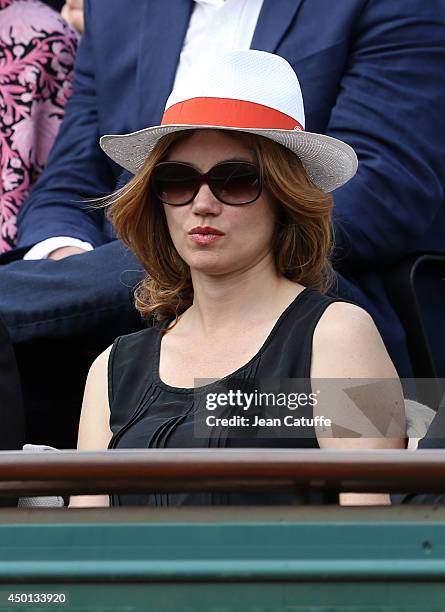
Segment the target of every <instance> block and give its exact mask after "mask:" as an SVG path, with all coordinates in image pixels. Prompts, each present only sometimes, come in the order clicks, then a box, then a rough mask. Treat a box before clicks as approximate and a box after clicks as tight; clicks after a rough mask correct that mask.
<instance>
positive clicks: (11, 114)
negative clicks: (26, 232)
mask: <svg viewBox="0 0 445 612" xmlns="http://www.w3.org/2000/svg"><path fill="white" fill-rule="evenodd" d="M77 43H78V35H77V33H76V32H75V31H74V30H72V29H71V28H70V27H69V26H68V25H67V24H66V23H65V21H64V20H63V19H62V17H61V16H60V15H59V14H58V13H57V12H56V11H54V10H53V9H51V8H50V7H48V6H46V5H45V4H43V3H42V2H40V1H39V0H0V253H4V252H6V251H9V250H11V249H12V248H14V246H15V241H16V233H17V214H18V211H19V208H20V206H21V205H22V204H23V202H24V201H25V199H26V197H27V195H28V194H29V192H30V190H31V187H32V186H33V184H34V183H35V181H36V179H37V178H38V176H39V175H40V173H41V172H42V170H43V167H44V165H45V163H46V160H47V158H48V154H49V152H50V149H51V147H52V144H53V142H54V139H55V137H56V135H57V132H58V130H59V126H60V123H61V121H62V118H63V115H64V107H65V103H66V101H67V99H68V97H69V96H70V94H71V88H72V75H71V72H72V67H73V62H74V57H75V53H76V49H77Z"/></svg>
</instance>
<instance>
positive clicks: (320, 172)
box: [100, 125, 358, 193]
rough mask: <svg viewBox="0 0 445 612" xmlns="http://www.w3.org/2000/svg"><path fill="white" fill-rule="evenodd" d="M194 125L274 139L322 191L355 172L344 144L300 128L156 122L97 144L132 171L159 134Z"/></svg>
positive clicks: (353, 158)
mask: <svg viewBox="0 0 445 612" xmlns="http://www.w3.org/2000/svg"><path fill="white" fill-rule="evenodd" d="M194 129H213V130H231V131H234V132H248V133H250V134H257V135H258V136H264V137H265V138H269V139H270V140H274V141H275V142H278V143H279V144H281V145H283V146H284V147H286V148H287V149H290V150H291V151H293V152H294V153H295V154H296V155H297V156H298V157H299V158H300V160H301V162H302V164H303V166H304V168H305V170H306V172H307V174H308V176H309V178H310V179H311V181H312V182H313V183H314V185H316V186H317V187H318V188H319V189H321V190H322V191H324V192H326V193H328V192H330V191H333V190H334V189H337V188H338V187H341V186H342V185H344V184H345V183H346V182H347V181H349V179H351V178H352V177H353V176H354V174H355V173H356V172H357V167H358V161H357V155H356V154H355V151H354V149H353V148H352V147H350V146H349V145H348V144H346V143H345V142H343V141H341V140H338V139H337V138H332V137H331V136H326V135H324V134H315V133H313V132H305V131H300V130H273V129H255V128H234V127H229V126H227V127H226V126H221V125H218V126H215V125H160V126H155V127H149V128H144V129H143V130H138V131H137V132H131V133H130V134H116V135H105V136H102V137H101V139H100V146H101V148H102V150H103V151H104V152H105V153H106V154H107V155H108V157H110V158H111V159H112V160H113V161H115V162H116V163H117V164H119V165H120V166H122V167H123V168H125V169H126V170H128V171H129V172H132V173H133V174H136V173H137V172H138V171H139V170H140V168H141V167H142V166H143V164H144V162H145V160H146V159H147V157H148V156H149V155H150V153H151V152H152V151H153V149H154V147H155V145H156V143H157V142H158V140H159V139H160V138H162V137H163V136H166V135H167V134H171V133H173V132H181V131H185V130H194Z"/></svg>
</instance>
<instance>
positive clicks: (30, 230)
mask: <svg viewBox="0 0 445 612" xmlns="http://www.w3.org/2000/svg"><path fill="white" fill-rule="evenodd" d="M85 22H86V29H85V32H84V34H83V36H82V38H81V42H80V45H79V49H78V53H77V57H76V62H75V67H74V80H73V94H72V96H71V98H70V99H69V101H68V103H67V107H66V114H65V118H64V120H63V122H62V125H61V128H60V131H59V134H58V137H57V139H56V142H55V144H54V146H53V148H52V151H51V153H50V156H49V159H48V162H47V165H46V168H45V170H44V172H43V174H42V176H41V177H40V178H39V180H38V181H37V183H36V185H35V187H34V189H33V191H32V192H31V194H30V196H29V198H28V199H27V201H26V202H25V204H24V205H23V206H22V209H21V213H20V216H19V219H18V245H17V246H18V247H31V246H32V245H34V244H36V243H37V242H41V241H42V240H45V239H46V238H51V237H53V236H71V237H73V238H79V239H80V240H84V241H86V242H89V243H91V244H92V245H94V246H98V245H100V244H103V243H105V242H107V238H106V237H105V235H104V234H103V231H102V228H103V221H104V215H103V212H102V211H101V210H98V209H97V208H96V209H94V208H93V207H92V205H91V203H89V202H86V199H87V198H93V197H98V196H102V195H106V194H107V193H110V191H112V189H113V188H114V175H113V172H112V170H111V167H110V165H109V164H108V162H107V159H106V156H105V154H104V153H102V151H101V149H100V147H99V145H98V139H99V127H98V116H97V108H96V94H95V84H94V70H93V53H92V46H91V34H90V31H89V0H87V1H86V2H85Z"/></svg>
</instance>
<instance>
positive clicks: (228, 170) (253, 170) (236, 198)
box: [209, 162, 261, 205]
mask: <svg viewBox="0 0 445 612" xmlns="http://www.w3.org/2000/svg"><path fill="white" fill-rule="evenodd" d="M209 185H210V188H211V189H212V191H213V193H214V194H215V196H216V197H217V198H218V199H219V200H221V201H222V202H225V203H226V204H235V205H236V204H248V203H249V202H253V201H254V200H256V199H257V198H258V196H259V194H260V192H261V180H260V174H259V169H258V167H257V166H256V165H255V164H250V163H247V162H226V163H223V164H218V165H217V166H215V167H214V168H213V170H212V172H211V177H209Z"/></svg>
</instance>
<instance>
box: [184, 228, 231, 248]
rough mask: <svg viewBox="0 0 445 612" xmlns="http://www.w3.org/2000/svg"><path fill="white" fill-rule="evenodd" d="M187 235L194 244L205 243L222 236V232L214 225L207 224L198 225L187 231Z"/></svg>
mask: <svg viewBox="0 0 445 612" xmlns="http://www.w3.org/2000/svg"><path fill="white" fill-rule="evenodd" d="M189 236H190V238H191V239H192V240H193V242H196V244H200V245H206V244H210V243H212V242H215V240H218V239H219V238H220V237H221V236H224V232H221V231H220V230H218V229H216V228H215V227H210V226H209V225H205V226H201V225H198V226H197V227H194V228H192V229H191V230H190V231H189Z"/></svg>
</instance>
